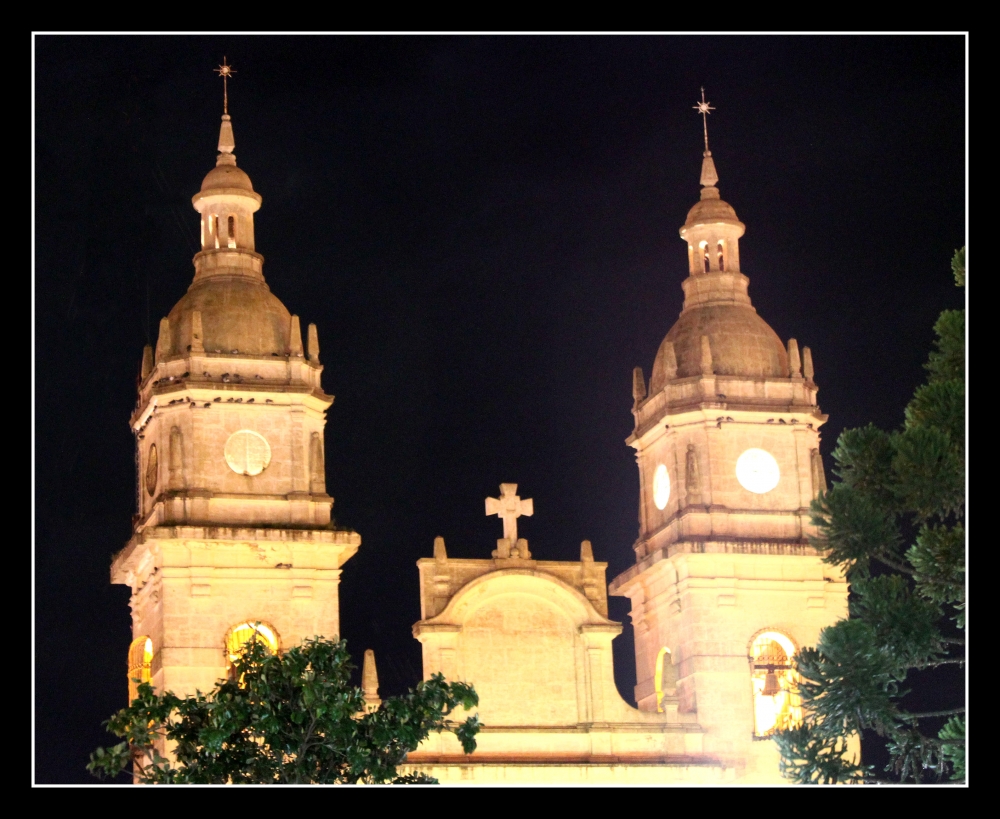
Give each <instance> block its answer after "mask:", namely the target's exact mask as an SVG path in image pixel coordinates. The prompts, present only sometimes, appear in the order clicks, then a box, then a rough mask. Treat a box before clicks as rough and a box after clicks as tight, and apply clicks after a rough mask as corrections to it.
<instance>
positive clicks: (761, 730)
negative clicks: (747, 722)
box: [750, 631, 802, 737]
mask: <svg viewBox="0 0 1000 819" xmlns="http://www.w3.org/2000/svg"><path fill="white" fill-rule="evenodd" d="M794 653H795V644H794V643H793V642H792V641H791V640H790V639H789V638H788V637H787V636H785V635H784V634H782V633H781V632H778V631H765V632H762V633H760V634H758V635H757V636H756V637H755V638H754V641H753V642H752V643H751V644H750V665H751V674H752V680H753V718H754V735H755V736H758V737H767V736H770V735H771V734H773V733H774V732H775V731H777V730H778V729H781V728H790V727H792V726H793V725H796V724H797V723H798V722H799V721H800V720H801V719H802V708H801V707H800V702H799V697H798V695H797V694H795V693H794V692H793V691H792V687H793V683H794V674H795V672H794V671H793V670H792V663H791V660H792V655H793V654H794Z"/></svg>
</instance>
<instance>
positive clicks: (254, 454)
mask: <svg viewBox="0 0 1000 819" xmlns="http://www.w3.org/2000/svg"><path fill="white" fill-rule="evenodd" d="M225 455H226V463H227V464H229V468H230V469H231V470H233V472H236V473H238V474H240V475H259V474H260V473H261V472H263V471H264V470H265V469H267V465H268V464H269V463H271V447H270V445H268V443H267V440H266V439H265V438H264V436H263V435H261V434H260V433H259V432H254V431H253V430H251V429H241V430H239V431H238V432H234V433H233V434H232V435H230V436H229V440H228V441H226V449H225Z"/></svg>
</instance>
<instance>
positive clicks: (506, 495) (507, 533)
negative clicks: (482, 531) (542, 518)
mask: <svg viewBox="0 0 1000 819" xmlns="http://www.w3.org/2000/svg"><path fill="white" fill-rule="evenodd" d="M516 493H517V484H516V483H502V484H500V497H499V498H487V499H486V514H487V515H496V516H497V517H499V518H500V519H501V520H502V521H503V536H504V537H505V538H506V539H507V540H509V541H510V542H511V544H514V543H517V519H518V518H519V517H521V515H526V516H528V517H531V516H532V515H533V514H535V502H534V501H533V500H532V499H531V498H524V499H523V500H522V499H521V498H519V497H518V496H517V494H516Z"/></svg>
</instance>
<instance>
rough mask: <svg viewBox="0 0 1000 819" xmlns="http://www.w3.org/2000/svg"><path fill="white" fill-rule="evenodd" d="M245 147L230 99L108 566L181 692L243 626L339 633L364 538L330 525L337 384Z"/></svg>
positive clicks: (153, 677) (156, 360)
mask: <svg viewBox="0 0 1000 819" xmlns="http://www.w3.org/2000/svg"><path fill="white" fill-rule="evenodd" d="M225 67H226V68H227V69H228V68H229V67H228V66H225ZM224 76H228V73H227V74H225V75H224ZM234 148H235V140H234V136H233V127H232V121H231V118H230V116H229V114H228V112H227V113H226V114H224V115H223V117H222V125H221V128H220V134H219V145H218V151H219V153H218V157H217V159H216V164H215V167H214V168H212V169H211V170H210V171H209V172H208V174H207V175H206V176H205V179H204V181H203V182H202V185H201V189H200V190H199V191H198V193H196V194H195V195H194V197H193V198H192V202H193V204H194V208H195V210H196V211H197V212H198V214H199V216H200V221H201V251H200V252H199V253H198V254H197V255H195V257H194V279H193V281H192V283H191V286H190V287H189V288H188V291H187V293H186V294H185V295H184V296H183V297H182V298H181V299H180V301H179V302H177V304H176V305H175V306H174V308H173V309H172V310H171V311H170V314H169V315H168V316H167V317H166V318H164V319H162V320H161V322H160V332H159V338H158V340H157V344H156V349H155V352H154V350H152V349H151V348H150V347H147V348H146V349H145V350H144V354H143V360H142V370H141V381H140V385H139V396H138V402H137V404H136V408H135V411H134V412H133V414H132V418H131V426H132V430H133V432H134V434H135V442H136V465H137V484H138V487H137V488H138V492H137V506H138V509H137V514H136V515H135V518H134V525H133V535H132V538H131V539H130V541H129V543H128V544H127V546H126V547H125V549H123V550H122V551H121V552H120V553H119V554H118V555H116V556H115V558H114V561H113V564H112V570H111V576H112V582H114V583H122V584H126V585H128V586H130V587H131V589H132V600H131V607H132V622H133V636H134V638H135V640H136V641H137V643H136V644H137V645H138V644H139V642H140V641H141V645H142V646H143V650H144V652H145V653H144V656H145V661H144V664H143V665H142V669H141V672H142V676H144V677H145V678H146V679H148V680H150V681H151V682H152V683H153V684H154V686H156V687H157V688H158V689H160V690H163V689H169V690H172V691H174V692H175V693H178V694H185V693H193V691H194V690H195V688H200V689H201V690H208V689H209V688H211V686H212V684H213V683H214V681H215V680H216V679H218V678H219V677H221V676H224V675H225V673H226V670H227V665H228V663H229V662H230V656H231V654H232V653H233V651H234V642H233V641H234V640H236V641H237V642H238V641H239V639H242V637H241V635H253V634H254V633H255V631H256V632H260V633H261V634H265V633H266V635H267V640H266V643H267V644H268V645H269V646H271V648H272V649H274V650H277V649H280V648H281V647H284V646H289V645H294V644H295V643H298V642H300V641H301V640H302V639H303V638H306V637H312V636H314V635H324V636H327V637H332V636H334V635H336V634H338V633H339V631H340V620H339V603H338V584H339V578H340V567H341V566H342V565H343V563H344V562H345V561H346V560H347V559H348V558H350V557H351V556H352V555H353V554H354V552H355V551H357V548H358V546H359V545H360V542H361V540H360V537H359V536H358V535H357V534H356V533H354V532H350V531H345V530H338V529H336V528H335V527H334V526H333V524H332V523H331V517H330V510H331V506H332V504H333V499H332V498H331V497H330V496H329V495H328V494H327V492H326V478H325V468H324V456H323V451H324V427H325V424H326V411H327V409H328V408H329V407H330V405H331V404H332V403H333V397H332V396H329V395H327V394H326V393H324V392H323V388H322V386H321V384H320V375H321V373H322V366H321V365H320V362H319V341H318V334H317V331H316V327H315V325H309V328H308V332H307V335H306V343H305V345H304V344H303V338H302V335H303V334H302V329H301V325H300V322H299V318H298V316H293V315H290V314H289V312H288V310H287V309H286V308H285V306H284V305H283V304H282V303H281V301H280V300H279V299H278V298H277V297H276V296H274V294H273V293H271V290H270V288H269V287H268V285H267V283H266V282H265V281H264V275H263V263H264V259H263V257H262V256H261V255H260V254H259V253H257V251H256V247H255V242H254V215H255V213H256V212H257V210H258V209H259V208H260V205H261V196H260V194H258V193H257V192H256V191H254V189H253V185H252V184H251V181H250V177H249V176H247V174H246V173H245V172H244V171H243V170H242V169H240V168H239V167H238V166H237V164H236V157H235V155H234V153H233V151H234ZM237 648H238V647H237ZM132 665H135V663H132ZM123 667H124V659H123Z"/></svg>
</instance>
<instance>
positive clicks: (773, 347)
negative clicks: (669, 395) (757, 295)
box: [650, 304, 788, 394]
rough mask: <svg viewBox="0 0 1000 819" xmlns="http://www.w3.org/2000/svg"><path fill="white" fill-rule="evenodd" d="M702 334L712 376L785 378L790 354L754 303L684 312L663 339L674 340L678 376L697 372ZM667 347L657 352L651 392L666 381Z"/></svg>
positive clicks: (712, 306) (662, 347) (699, 308)
mask: <svg viewBox="0 0 1000 819" xmlns="http://www.w3.org/2000/svg"><path fill="white" fill-rule="evenodd" d="M702 336H708V343H709V347H710V348H711V350H712V369H713V370H714V372H715V374H716V375H737V376H744V377H748V378H761V377H765V378H787V377H788V353H787V352H786V351H785V347H784V345H783V344H782V343H781V339H780V338H778V334H777V333H775V332H774V330H772V329H771V328H770V326H768V324H767V322H766V321H764V319H762V318H761V317H760V316H758V315H757V313H756V312H755V311H754V309H753V308H752V307H749V306H746V305H730V304H718V305H707V306H705V307H695V308H692V309H689V310H685V311H684V312H683V313H682V314H681V317H680V318H679V319H678V320H677V323H676V324H674V326H673V327H671V328H670V332H669V333H667V337H666V338H665V339H664V342H668V341H669V342H671V343H672V344H673V348H674V356H675V357H676V359H677V377H678V378H686V377H688V376H693V375H699V374H700V373H701V337H702ZM665 346H666V345H665V343H664V344H661V345H660V349H659V351H658V352H657V354H656V362H655V363H654V365H653V374H652V378H651V380H650V394H656V393H658V392H659V391H660V390H661V389H663V387H664V384H665V381H666V377H665V375H664V371H665V369H666V362H665V357H666V355H667V353H666V350H665Z"/></svg>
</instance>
